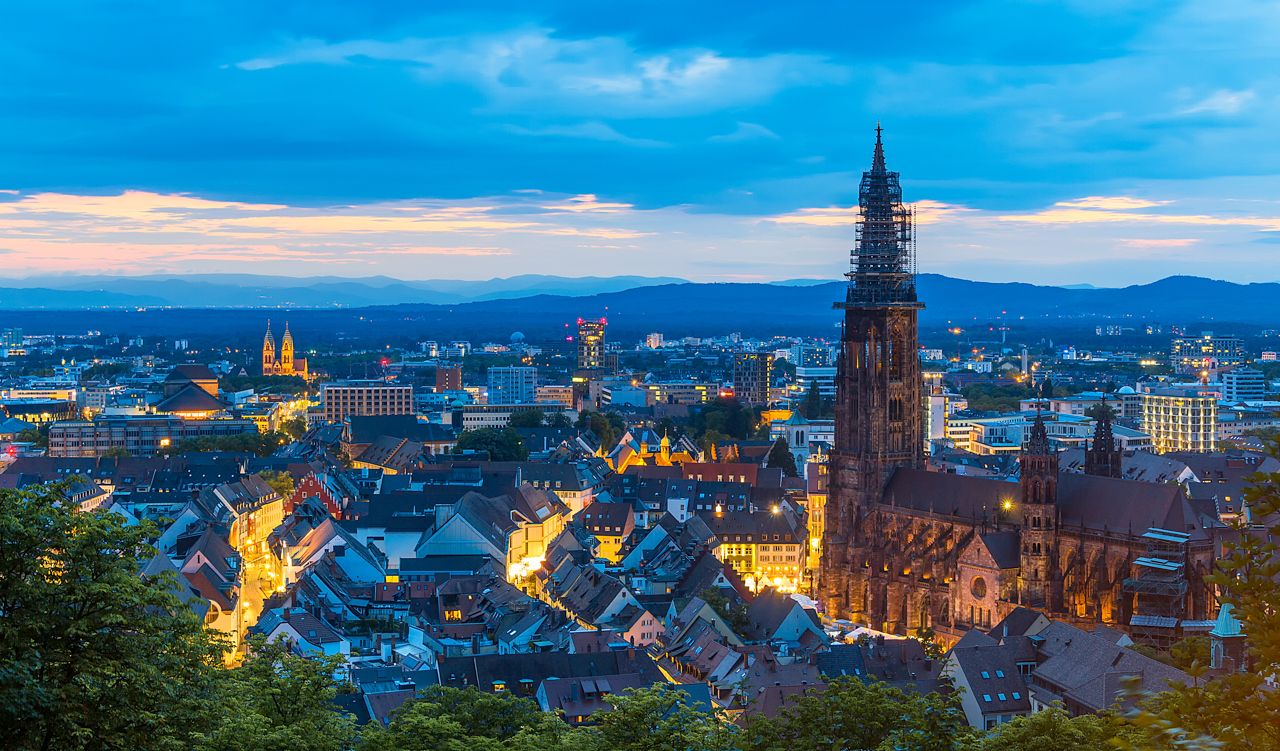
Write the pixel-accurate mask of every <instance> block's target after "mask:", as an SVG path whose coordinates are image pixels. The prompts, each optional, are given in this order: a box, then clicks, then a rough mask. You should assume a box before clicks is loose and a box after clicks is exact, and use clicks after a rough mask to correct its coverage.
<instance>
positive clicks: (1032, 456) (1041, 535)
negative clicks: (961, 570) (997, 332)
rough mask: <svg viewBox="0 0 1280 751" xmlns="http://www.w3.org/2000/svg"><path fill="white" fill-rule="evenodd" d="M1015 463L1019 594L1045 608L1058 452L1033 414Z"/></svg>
mask: <svg viewBox="0 0 1280 751" xmlns="http://www.w3.org/2000/svg"><path fill="white" fill-rule="evenodd" d="M1018 463H1019V464H1020V465H1021V469H1022V535H1021V538H1022V539H1021V543H1022V559H1021V560H1022V562H1021V566H1022V569H1021V572H1020V574H1019V577H1018V593H1019V597H1020V600H1021V603H1022V604H1023V605H1027V606H1029V607H1033V608H1048V607H1049V606H1050V605H1051V604H1052V603H1050V601H1049V600H1050V599H1051V598H1050V586H1049V585H1050V582H1051V581H1052V580H1053V578H1054V577H1053V572H1054V569H1053V552H1054V547H1055V543H1056V542H1057V529H1056V524H1057V516H1058V514H1057V512H1058V452H1057V449H1055V448H1054V446H1053V444H1052V443H1050V442H1049V433H1048V431H1047V430H1046V429H1045V426H1044V419H1043V418H1042V416H1041V415H1040V413H1039V412H1038V411H1037V412H1036V421H1035V423H1034V424H1032V426H1031V438H1030V439H1029V440H1028V441H1027V443H1026V445H1025V446H1023V449H1022V456H1021V457H1020V458H1019V460H1018Z"/></svg>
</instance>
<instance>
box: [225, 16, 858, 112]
mask: <svg viewBox="0 0 1280 751" xmlns="http://www.w3.org/2000/svg"><path fill="white" fill-rule="evenodd" d="M365 59H367V60H376V61H387V62H396V63H401V64H405V65H407V66H410V70H411V71H412V73H413V75H414V76H415V77H416V78H417V79H418V80H419V81H421V82H422V83H424V84H432V85H440V84H447V83H465V84H468V85H471V86H474V87H476V88H477V89H478V90H480V91H482V92H484V94H485V95H486V96H487V97H488V99H489V101H488V107H489V108H491V109H493V110H494V111H501V112H531V111H536V112H542V111H546V110H548V109H550V108H554V109H556V110H558V111H560V112H561V113H567V112H578V113H596V114H610V115H615V116H618V115H627V114H630V115H635V114H640V113H650V114H652V113H657V112H682V113H692V112H709V111H714V110H718V109H721V108H724V107H731V106H742V105H745V104H751V103H757V102H761V101H764V100H766V99H768V98H769V97H772V96H773V95H774V94H776V93H777V92H779V91H781V90H783V89H787V88H792V87H803V86H820V85H826V84H831V83H841V82H844V81H847V80H848V79H849V78H850V75H851V72H850V70H849V69H848V68H847V67H845V66H842V65H839V64H835V63H833V62H830V61H829V60H827V59H826V58H824V57H821V56H817V55H808V54H795V53H771V54H764V55H761V56H758V57H735V56H729V55H724V54H722V53H720V52H717V51H715V50H710V49H705V48H699V47H683V48H670V49H666V50H663V51H661V52H643V51H640V50H638V49H636V48H635V47H633V46H632V45H631V44H629V43H628V42H626V41H625V40H624V39H622V38H620V37H610V36H600V37H592V38H582V39H565V38H561V37H559V36H556V35H555V32H554V30H552V29H548V28H536V27H523V28H516V29H511V30H508V31H502V32H496V33H475V34H467V35H462V36H454V37H429V38H414V37H409V38H403V39H398V40H395V41H382V40H377V39H356V40H348V41H343V42H334V43H329V42H324V41H322V40H318V39H300V40H297V41H294V42H292V43H289V44H287V45H285V47H284V48H283V49H281V50H279V51H277V52H274V53H270V54H267V55H263V56H260V57H255V58H251V59H248V60H243V61H241V62H238V63H236V64H235V67H236V68H239V69H240V70H244V71H250V72H259V71H265V70H270V69H273V68H279V67H283V66H292V65H305V64H320V65H328V66H355V65H358V64H359V62H360V61H361V60H365Z"/></svg>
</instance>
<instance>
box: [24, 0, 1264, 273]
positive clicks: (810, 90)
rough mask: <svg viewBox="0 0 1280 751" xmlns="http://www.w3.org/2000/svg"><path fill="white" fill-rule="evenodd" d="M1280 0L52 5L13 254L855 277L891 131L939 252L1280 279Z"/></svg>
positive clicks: (890, 149)
mask: <svg viewBox="0 0 1280 751" xmlns="http://www.w3.org/2000/svg"><path fill="white" fill-rule="evenodd" d="M1276 39H1280V7H1278V6H1276V5H1275V4H1268V3H1248V2H1221V1H1217V2H1186V3H1178V2H1124V1H1123V0H1111V1H1109V2H1078V3H1048V2H1043V3H1040V2H1016V3H1014V2H968V3H966V2H947V3H930V2H917V3H913V4H910V5H901V4H888V3H840V4H833V3H803V2H792V3H777V2H768V3H765V2H758V3H757V2H735V3H690V2H687V1H686V2H671V3H661V2H646V3H630V4H628V3H560V4H553V3H536V2H520V3H486V4H485V7H484V9H483V10H482V11H480V10H477V9H476V4H474V3H454V4H449V3H433V4H429V5H428V4H417V5H415V6H412V7H411V6H410V5H409V4H404V3H324V2H307V3H297V4H286V3H231V2H217V3H215V2H186V3H167V4H161V3H148V4H142V3H111V4H106V3H101V4H77V3H57V4H53V3H49V4H35V3H30V4H25V5H23V6H17V7H14V8H10V9H7V11H6V23H5V24H3V25H0V42H2V44H0V62H2V63H3V65H4V69H5V70H6V71H7V75H6V76H5V77H4V79H3V82H2V83H0V101H2V102H3V106H2V107H0V150H3V159H0V190H4V191H7V192H5V193H0V256H4V257H5V261H6V262H5V266H6V271H5V272H4V274H5V275H7V276H27V275H34V274H42V273H103V272H105V273H129V274H134V273H149V272H177V271H200V272H207V271H237V272H259V273H273V274H278V273H286V274H295V275H310V274H338V275H345V276H355V277H358V276H369V275H374V274H386V275H389V276H398V277H402V278H414V279H422V278H438V277H450V278H472V279H477V278H489V277H494V276H510V275H514V274H519V273H551V274H562V275H567V276H580V275H611V274H647V275H654V276H656V275H670V276H682V277H685V278H690V279H696V280H703V281H732V280H751V279H760V280H764V279H785V278H794V277H831V278H836V277H837V275H838V274H839V273H841V272H842V271H843V270H844V269H843V267H844V266H845V265H846V264H847V250H848V248H849V246H850V245H851V244H852V230H851V226H850V221H851V218H852V212H850V211H849V210H848V209H849V208H850V207H851V206H853V205H854V204H855V203H856V191H857V180H858V177H859V173H860V172H861V170H863V169H865V168H866V166H867V164H868V162H869V160H870V151H871V141H872V136H873V133H872V128H873V127H874V126H875V123H876V122H877V121H882V122H883V123H884V126H885V128H886V148H887V153H888V158H889V164H890V168H891V169H896V170H899V171H901V173H902V175H903V184H904V188H905V193H906V198H907V200H908V201H913V202H918V203H919V204H920V207H921V217H922V223H921V227H920V232H919V254H920V266H921V269H922V270H926V271H937V272H940V273H947V274H952V275H956V276H964V277H968V278H977V279H986V280H994V281H1003V280H1018V281H1033V282H1041V283H1061V284H1071V283H1082V282H1087V283H1093V284H1098V285H1108V286H1112V285H1118V284H1128V283H1136V282H1145V281H1151V280H1154V279H1158V278H1161V277H1163V276H1167V275H1169V274H1173V273H1189V274H1200V275H1204V276H1212V277H1217V278H1227V279H1233V280H1237V281H1271V280H1275V279H1277V278H1280V261H1277V260H1276V259H1275V258H1274V257H1275V255H1276V253H1275V251H1276V250H1277V249H1280V247H1278V245H1277V243H1280V180H1277V178H1276V175H1277V172H1280V141H1278V139H1276V138H1275V133H1277V132H1280V117H1278V115H1280V64H1278V63H1280V45H1276V44H1275V41H1274V40H1276Z"/></svg>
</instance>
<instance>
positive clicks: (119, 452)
mask: <svg viewBox="0 0 1280 751" xmlns="http://www.w3.org/2000/svg"><path fill="white" fill-rule="evenodd" d="M130 456H133V454H130V453H129V449H127V448H125V447H124V446H112V447H111V448H109V449H107V450H106V451H104V452H102V458H103V459H124V458H127V457H130Z"/></svg>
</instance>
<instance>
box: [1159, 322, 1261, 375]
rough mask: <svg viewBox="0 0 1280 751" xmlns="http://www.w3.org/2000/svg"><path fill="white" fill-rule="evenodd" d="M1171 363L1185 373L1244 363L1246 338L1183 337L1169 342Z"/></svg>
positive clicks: (1208, 333) (1208, 332)
mask: <svg viewBox="0 0 1280 751" xmlns="http://www.w3.org/2000/svg"><path fill="white" fill-rule="evenodd" d="M1169 364H1170V365H1172V366H1173V367H1174V369H1175V370H1177V371H1179V372H1183V373H1189V372H1195V371H1199V370H1207V369H1211V368H1225V367H1228V366H1231V365H1243V364H1244V340H1243V339H1241V338H1240V337H1237V336H1214V335H1213V332H1212V331H1206V332H1204V333H1203V334H1201V335H1200V336H1198V337H1181V338H1178V339H1174V340H1173V341H1171V342H1170V343H1169Z"/></svg>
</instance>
